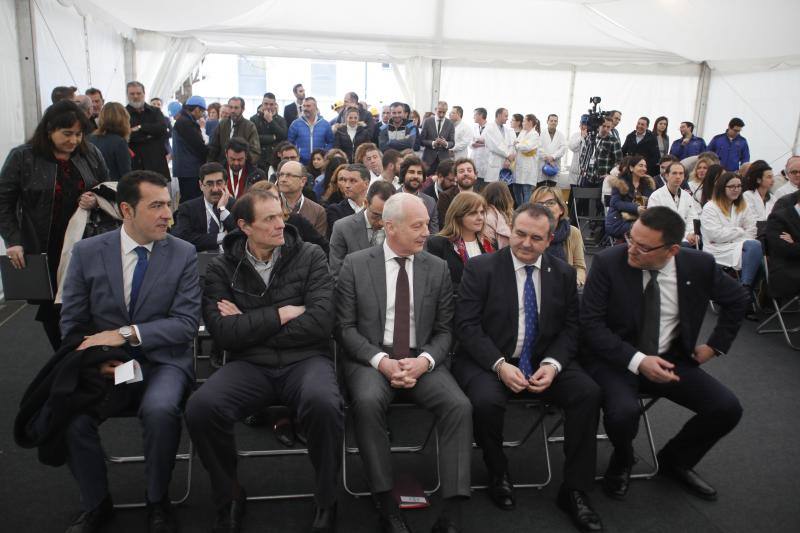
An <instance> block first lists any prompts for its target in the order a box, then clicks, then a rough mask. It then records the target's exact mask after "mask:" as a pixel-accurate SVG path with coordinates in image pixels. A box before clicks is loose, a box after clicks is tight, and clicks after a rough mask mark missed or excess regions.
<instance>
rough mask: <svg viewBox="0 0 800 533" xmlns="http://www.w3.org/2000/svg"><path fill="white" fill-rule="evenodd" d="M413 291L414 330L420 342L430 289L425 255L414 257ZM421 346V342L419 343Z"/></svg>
mask: <svg viewBox="0 0 800 533" xmlns="http://www.w3.org/2000/svg"><path fill="white" fill-rule="evenodd" d="M411 283H412V290H413V291H414V292H413V294H414V328H415V332H416V334H417V339H416V340H417V341H419V333H420V331H422V325H423V324H425V321H423V318H424V317H423V316H422V310H423V309H424V307H423V306H424V303H425V302H424V300H425V292H426V291H427V288H428V262H427V261H426V259H425V256H424V255H423V254H417V255H416V256H414V279H413V280H412V282H411ZM417 346H419V342H417Z"/></svg>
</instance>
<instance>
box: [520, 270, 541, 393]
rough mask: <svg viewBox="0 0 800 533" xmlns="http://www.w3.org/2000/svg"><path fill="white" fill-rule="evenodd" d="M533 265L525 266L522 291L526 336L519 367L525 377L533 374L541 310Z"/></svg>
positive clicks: (523, 341)
mask: <svg viewBox="0 0 800 533" xmlns="http://www.w3.org/2000/svg"><path fill="white" fill-rule="evenodd" d="M534 268H536V267H535V266H533V265H527V266H526V267H525V275H526V277H525V288H524V290H523V291H522V304H523V308H524V309H525V337H524V338H523V340H522V353H521V354H519V369H520V370H521V371H522V373H523V374H524V375H525V378H529V377H531V375H533V362H532V359H533V345H534V344H535V343H536V336H537V335H538V333H539V310H538V309H536V289H535V288H534V286H533V269H534Z"/></svg>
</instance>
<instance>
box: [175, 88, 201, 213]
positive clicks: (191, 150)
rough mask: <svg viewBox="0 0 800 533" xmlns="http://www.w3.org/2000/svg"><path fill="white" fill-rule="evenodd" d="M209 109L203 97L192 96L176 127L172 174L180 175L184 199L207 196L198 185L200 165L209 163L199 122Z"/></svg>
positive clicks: (178, 118)
mask: <svg viewBox="0 0 800 533" xmlns="http://www.w3.org/2000/svg"><path fill="white" fill-rule="evenodd" d="M205 111H206V101H205V99H204V98H203V97H202V96H192V97H190V98H189V99H188V100H187V101H186V103H185V104H184V105H183V108H182V109H181V110H180V112H179V113H178V115H177V118H176V119H175V127H174V128H173V129H172V173H173V174H174V175H175V177H176V178H178V183H179V184H180V189H181V202H185V201H186V200H191V199H192V198H198V197H200V196H202V195H203V193H202V192H201V191H200V187H199V186H198V184H197V183H198V182H197V178H198V176H199V170H200V165H202V164H203V163H205V162H206V157H208V147H207V146H206V143H205V141H204V140H203V134H202V133H201V132H200V124H199V123H198V122H197V121H198V120H200V118H202V116H203V113H205Z"/></svg>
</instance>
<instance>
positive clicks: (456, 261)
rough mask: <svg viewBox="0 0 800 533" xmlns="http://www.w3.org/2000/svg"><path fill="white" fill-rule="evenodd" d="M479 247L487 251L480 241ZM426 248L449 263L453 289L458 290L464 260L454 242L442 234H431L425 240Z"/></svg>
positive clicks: (448, 267) (483, 251)
mask: <svg viewBox="0 0 800 533" xmlns="http://www.w3.org/2000/svg"><path fill="white" fill-rule="evenodd" d="M478 247H480V249H481V254H485V253H486V250H484V249H483V245H482V244H481V242H480V241H478ZM425 249H426V250H428V252H430V253H432V254H433V255H435V256H436V257H438V258H439V259H443V260H444V261H445V262H446V263H447V269H448V270H449V271H450V280H451V281H452V282H453V291H454V292H457V291H458V287H459V285H460V284H461V276H462V275H463V273H464V262H463V261H461V256H459V255H458V252H456V251H455V249H454V248H453V242H452V241H451V240H450V239H448V238H447V237H442V236H441V235H431V236H430V237H428V240H427V241H426V242H425Z"/></svg>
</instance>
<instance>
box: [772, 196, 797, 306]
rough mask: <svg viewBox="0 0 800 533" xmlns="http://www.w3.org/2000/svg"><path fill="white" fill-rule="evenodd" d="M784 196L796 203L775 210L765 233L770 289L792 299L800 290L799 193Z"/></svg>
mask: <svg viewBox="0 0 800 533" xmlns="http://www.w3.org/2000/svg"><path fill="white" fill-rule="evenodd" d="M784 198H789V199H791V200H794V205H789V206H786V207H783V208H782V209H773V210H772V213H771V214H770V215H769V217H768V218H767V229H766V231H765V234H766V238H767V256H768V261H769V288H770V292H771V293H772V296H773V297H775V298H780V299H784V298H789V299H791V298H792V297H793V296H795V295H797V294H799V293H800V192H796V193H794V194H787V195H786V196H784V197H783V198H781V200H783V199H784ZM787 203H788V202H787ZM776 208H777V205H776Z"/></svg>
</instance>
